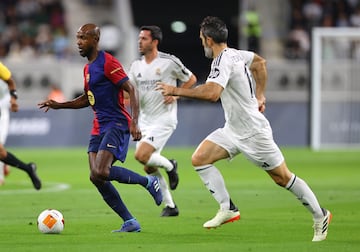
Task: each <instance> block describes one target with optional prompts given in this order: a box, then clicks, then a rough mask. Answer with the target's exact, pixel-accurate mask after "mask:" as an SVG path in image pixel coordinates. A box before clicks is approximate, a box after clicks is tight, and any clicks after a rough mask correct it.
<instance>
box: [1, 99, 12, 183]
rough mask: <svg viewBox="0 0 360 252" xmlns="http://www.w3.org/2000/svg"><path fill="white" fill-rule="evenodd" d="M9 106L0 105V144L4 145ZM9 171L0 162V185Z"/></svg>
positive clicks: (7, 128) (7, 126)
mask: <svg viewBox="0 0 360 252" xmlns="http://www.w3.org/2000/svg"><path fill="white" fill-rule="evenodd" d="M9 120H10V115H9V107H8V106H6V107H4V105H0V144H2V145H5V142H6V138H7V135H8V131H9ZM8 173H9V167H8V166H7V165H5V164H4V163H3V162H0V185H2V184H4V183H5V176H6V175H7V174H8Z"/></svg>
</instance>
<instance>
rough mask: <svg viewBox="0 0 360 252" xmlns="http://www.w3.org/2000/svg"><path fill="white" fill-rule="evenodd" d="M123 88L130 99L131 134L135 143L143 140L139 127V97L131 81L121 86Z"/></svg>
mask: <svg viewBox="0 0 360 252" xmlns="http://www.w3.org/2000/svg"><path fill="white" fill-rule="evenodd" d="M121 88H122V89H123V90H124V91H126V92H127V93H128V95H129V97H130V110H131V118H132V120H131V125H130V134H131V135H132V137H133V140H134V141H138V140H140V139H141V131H140V128H139V127H138V118H139V95H138V91H137V89H136V88H135V87H134V86H133V84H131V82H130V81H129V80H127V81H125V82H124V83H123V84H121Z"/></svg>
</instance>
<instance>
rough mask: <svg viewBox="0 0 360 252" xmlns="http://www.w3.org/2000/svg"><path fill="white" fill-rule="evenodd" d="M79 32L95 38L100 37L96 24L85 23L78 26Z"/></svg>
mask: <svg viewBox="0 0 360 252" xmlns="http://www.w3.org/2000/svg"><path fill="white" fill-rule="evenodd" d="M79 32H80V33H84V34H86V35H88V36H91V37H94V38H96V39H97V40H99V39H100V28H99V27H98V26H97V25H96V24H85V25H83V26H81V27H80V28H79V30H78V33H79Z"/></svg>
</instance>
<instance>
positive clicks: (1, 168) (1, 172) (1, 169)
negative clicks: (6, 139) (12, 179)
mask: <svg viewBox="0 0 360 252" xmlns="http://www.w3.org/2000/svg"><path fill="white" fill-rule="evenodd" d="M4 167H5V164H4V163H3V162H0V180H2V181H4V179H5V176H4Z"/></svg>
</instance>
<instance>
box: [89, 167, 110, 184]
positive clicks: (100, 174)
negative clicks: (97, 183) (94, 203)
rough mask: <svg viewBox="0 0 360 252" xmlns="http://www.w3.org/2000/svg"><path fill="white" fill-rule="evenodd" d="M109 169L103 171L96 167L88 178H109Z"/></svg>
mask: <svg viewBox="0 0 360 252" xmlns="http://www.w3.org/2000/svg"><path fill="white" fill-rule="evenodd" d="M109 173H110V171H109V169H104V168H101V167H96V168H95V169H93V170H92V171H91V176H90V178H94V180H102V181H103V180H106V179H107V178H108V177H109Z"/></svg>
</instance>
